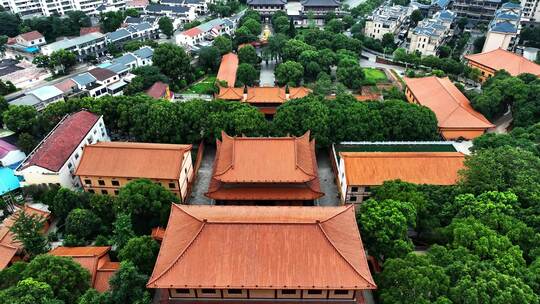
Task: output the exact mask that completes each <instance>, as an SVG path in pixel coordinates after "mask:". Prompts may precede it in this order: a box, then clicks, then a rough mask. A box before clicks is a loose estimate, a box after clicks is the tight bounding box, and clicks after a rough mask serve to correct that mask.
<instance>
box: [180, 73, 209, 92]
mask: <svg viewBox="0 0 540 304" xmlns="http://www.w3.org/2000/svg"><path fill="white" fill-rule="evenodd" d="M214 82H216V76H207V77H206V78H204V79H203V80H201V81H199V82H197V83H194V84H192V85H191V86H189V87H188V88H187V89H186V90H185V91H184V92H183V93H186V94H212V93H213V92H214Z"/></svg>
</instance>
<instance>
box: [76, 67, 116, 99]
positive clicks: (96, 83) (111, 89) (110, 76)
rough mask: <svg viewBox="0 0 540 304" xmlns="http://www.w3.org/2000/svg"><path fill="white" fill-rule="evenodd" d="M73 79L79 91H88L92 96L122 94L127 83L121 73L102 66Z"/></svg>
mask: <svg viewBox="0 0 540 304" xmlns="http://www.w3.org/2000/svg"><path fill="white" fill-rule="evenodd" d="M71 80H73V81H74V82H75V83H76V84H77V89H78V90H79V91H86V92H87V93H88V95H89V96H91V97H101V96H106V95H112V96H116V95H122V94H123V89H124V87H125V86H126V85H127V83H126V82H124V81H123V80H122V79H121V77H120V75H118V74H117V73H115V72H113V71H111V70H110V69H104V68H100V67H96V68H93V69H91V70H89V71H88V72H85V73H82V74H79V75H77V76H75V77H73V78H71Z"/></svg>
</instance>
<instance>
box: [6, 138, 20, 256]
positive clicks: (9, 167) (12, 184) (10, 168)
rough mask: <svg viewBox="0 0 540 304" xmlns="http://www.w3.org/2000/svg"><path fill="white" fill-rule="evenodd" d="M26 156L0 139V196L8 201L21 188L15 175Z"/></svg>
mask: <svg viewBox="0 0 540 304" xmlns="http://www.w3.org/2000/svg"><path fill="white" fill-rule="evenodd" d="M25 158H26V154H24V152H22V151H21V150H19V148H17V147H16V146H14V145H12V144H10V143H9V142H7V141H5V140H3V139H0V198H3V199H4V201H6V202H9V200H8V197H7V196H6V195H8V194H9V193H10V192H12V191H14V190H17V189H19V188H20V183H19V179H18V178H17V176H15V172H14V169H15V168H16V167H17V166H18V165H19V163H20V162H21V161H23V160H24V159H25ZM0 251H1V249H0ZM0 260H1V258H0ZM0 263H1V262H0Z"/></svg>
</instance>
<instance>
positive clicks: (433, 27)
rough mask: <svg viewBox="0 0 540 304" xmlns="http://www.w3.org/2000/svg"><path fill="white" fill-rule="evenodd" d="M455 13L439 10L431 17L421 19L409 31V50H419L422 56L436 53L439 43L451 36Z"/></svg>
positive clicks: (441, 43)
mask: <svg viewBox="0 0 540 304" xmlns="http://www.w3.org/2000/svg"><path fill="white" fill-rule="evenodd" d="M455 19H456V13H454V12H451V11H447V10H445V11H440V12H437V13H435V15H433V18H430V19H426V20H422V21H421V22H420V23H419V24H418V25H417V26H416V27H415V28H414V29H413V30H412V31H411V32H409V38H410V40H411V42H410V44H409V52H415V51H419V52H420V53H422V55H424V56H429V55H437V51H438V49H439V47H440V46H441V45H443V43H444V42H445V41H446V40H447V39H450V38H451V37H452V32H453V27H452V24H453V23H454V20H455Z"/></svg>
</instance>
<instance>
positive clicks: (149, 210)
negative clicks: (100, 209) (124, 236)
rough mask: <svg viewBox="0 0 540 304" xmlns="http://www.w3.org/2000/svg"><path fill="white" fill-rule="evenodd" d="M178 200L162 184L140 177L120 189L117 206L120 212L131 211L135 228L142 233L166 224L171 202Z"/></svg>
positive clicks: (139, 233)
mask: <svg viewBox="0 0 540 304" xmlns="http://www.w3.org/2000/svg"><path fill="white" fill-rule="evenodd" d="M177 202H178V198H177V197H176V196H175V195H174V194H172V192H170V191H168V190H166V189H165V188H163V187H162V186H161V185H157V184H155V183H154V182H152V181H150V180H147V179H138V180H133V181H131V182H129V183H127V184H126V185H125V186H124V187H122V188H121V189H120V194H119V195H118V201H117V203H118V205H117V206H116V208H117V211H118V212H122V211H124V212H125V211H127V212H131V218H132V221H133V228H134V230H135V232H136V233H137V234H138V235H142V234H146V233H149V232H150V231H151V230H152V228H154V227H158V226H162V227H164V226H166V224H167V220H168V218H169V212H170V210H171V203H177Z"/></svg>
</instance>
